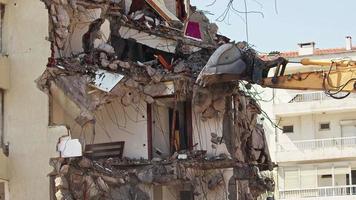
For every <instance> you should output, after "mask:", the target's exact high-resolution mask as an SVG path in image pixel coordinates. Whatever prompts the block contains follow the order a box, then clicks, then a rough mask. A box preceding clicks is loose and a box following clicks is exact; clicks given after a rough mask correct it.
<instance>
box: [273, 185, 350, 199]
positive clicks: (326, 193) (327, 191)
mask: <svg viewBox="0 0 356 200" xmlns="http://www.w3.org/2000/svg"><path fill="white" fill-rule="evenodd" d="M279 195H280V199H290V198H313V197H314V198H315V197H333V196H352V195H356V185H351V186H335V187H319V188H309V189H296V190H284V191H279ZM346 199H347V198H346Z"/></svg>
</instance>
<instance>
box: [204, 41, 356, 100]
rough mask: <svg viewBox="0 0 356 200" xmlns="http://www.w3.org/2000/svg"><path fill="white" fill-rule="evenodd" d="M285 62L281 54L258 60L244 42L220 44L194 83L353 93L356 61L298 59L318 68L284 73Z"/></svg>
mask: <svg viewBox="0 0 356 200" xmlns="http://www.w3.org/2000/svg"><path fill="white" fill-rule="evenodd" d="M287 63H288V61H287V60H286V59H285V58H283V57H279V58H276V59H274V60H267V61H265V60H262V59H261V58H260V57H259V56H258V55H257V54H256V53H255V51H254V50H253V49H252V48H249V47H248V46H246V45H245V46H243V47H240V46H239V44H237V45H235V44H232V43H229V44H224V45H222V46H220V47H219V48H218V49H217V50H216V51H215V52H214V53H213V55H212V56H211V57H210V59H209V61H208V63H207V64H206V65H205V67H204V68H203V70H202V71H201V72H200V74H199V76H198V78H197V84H198V85H200V86H202V87H207V86H209V85H212V84H216V83H221V82H233V81H240V80H244V81H247V82H249V83H255V84H259V85H261V86H262V87H269V88H280V89H293V90H323V91H325V93H327V94H329V95H330V96H334V95H335V94H337V93H338V92H356V61H352V60H310V59H302V60H301V61H300V62H298V63H300V64H302V65H304V66H320V70H318V71H311V72H303V73H300V72H297V73H295V74H288V75H285V69H286V66H287ZM272 68H275V71H274V75H273V77H268V72H269V70H270V69H272Z"/></svg>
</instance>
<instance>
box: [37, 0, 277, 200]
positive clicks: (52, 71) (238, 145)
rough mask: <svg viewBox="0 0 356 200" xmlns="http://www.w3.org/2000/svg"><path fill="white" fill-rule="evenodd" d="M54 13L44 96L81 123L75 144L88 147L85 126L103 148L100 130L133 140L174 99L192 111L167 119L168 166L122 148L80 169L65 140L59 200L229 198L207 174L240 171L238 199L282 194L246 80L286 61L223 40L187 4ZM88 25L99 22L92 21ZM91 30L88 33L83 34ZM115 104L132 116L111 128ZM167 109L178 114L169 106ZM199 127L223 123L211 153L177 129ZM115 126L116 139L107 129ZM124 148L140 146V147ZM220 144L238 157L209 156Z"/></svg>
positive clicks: (63, 4) (218, 177) (100, 153)
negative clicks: (158, 189) (164, 191)
mask: <svg viewBox="0 0 356 200" xmlns="http://www.w3.org/2000/svg"><path fill="white" fill-rule="evenodd" d="M45 3H46V5H47V7H48V9H49V15H50V16H49V17H50V26H49V27H50V36H51V37H50V40H51V42H52V47H53V48H52V55H51V57H50V58H49V63H48V67H47V68H46V71H45V72H44V73H43V75H42V76H41V77H40V78H39V79H38V81H37V84H38V87H39V88H40V89H41V90H42V91H45V92H47V93H48V94H49V95H51V96H52V97H53V99H54V100H55V101H56V103H58V104H60V107H61V108H63V113H64V115H66V116H64V117H63V118H66V119H67V118H68V119H74V120H73V124H74V125H72V124H70V125H68V126H71V127H70V128H71V130H73V131H75V133H74V134H73V135H81V134H79V133H78V130H77V128H75V125H79V126H81V128H82V130H84V132H86V133H87V132H89V131H88V129H90V130H91V131H92V133H90V134H92V135H93V141H94V139H95V137H94V136H95V134H103V133H102V131H98V130H97V129H100V130H105V131H104V132H107V136H108V137H109V138H110V140H112V139H114V137H113V138H111V135H114V134H121V132H120V133H118V132H117V131H115V130H117V129H118V130H120V131H121V130H126V129H127V128H128V127H131V126H135V125H136V124H135V122H138V121H140V120H139V119H138V118H140V117H139V116H141V112H143V113H145V112H146V110H145V109H146V105H143V106H142V103H144V104H145V103H147V104H155V103H157V104H158V103H159V101H158V100H157V99H158V98H163V97H168V98H172V97H174V98H175V101H176V102H178V103H179V104H181V102H182V101H185V102H186V103H185V104H186V105H187V107H186V108H184V109H183V110H184V112H183V113H180V112H179V113H178V115H179V116H177V115H172V116H173V117H172V118H174V120H173V119H169V117H168V119H166V120H167V121H169V122H168V124H169V126H171V127H169V128H167V129H170V130H169V131H168V132H171V133H172V134H170V135H171V138H168V141H169V143H170V144H171V143H172V145H171V146H170V147H168V148H171V152H170V153H171V154H170V155H169V156H168V157H167V158H165V157H163V156H162V153H161V152H165V151H163V150H164V149H163V148H162V149H163V150H160V149H159V148H155V147H149V148H151V149H149V148H147V147H145V148H147V149H148V150H149V151H151V150H152V149H154V152H153V151H151V152H150V153H155V156H159V157H158V158H157V157H156V158H154V159H152V160H146V159H130V158H125V157H124V156H123V154H124V145H123V143H122V142H121V143H120V142H113V141H116V139H117V138H118V137H116V136H115V140H112V141H111V142H110V143H95V142H97V141H95V142H94V143H93V144H86V145H85V151H84V155H85V157H82V152H81V151H82V148H81V143H80V142H79V140H78V139H71V137H70V136H66V137H63V138H61V139H60V141H59V144H58V150H60V151H61V156H62V157H63V158H60V159H59V160H51V164H52V165H53V166H54V171H53V172H52V173H51V176H52V175H54V176H56V179H55V184H54V185H55V186H56V188H55V189H56V193H55V195H56V198H57V199H67V200H68V199H118V200H119V199H120V200H121V199H122V200H123V199H137V200H146V199H149V194H148V192H146V190H144V189H143V186H151V185H162V186H163V185H164V186H172V187H175V188H177V185H179V186H184V185H189V186H192V185H194V186H195V188H194V189H192V188H183V189H184V191H190V193H189V194H193V192H191V191H194V194H203V192H202V191H199V188H198V187H201V188H203V187H206V186H207V187H208V189H209V190H213V191H214V192H215V190H218V189H220V188H222V187H218V186H219V185H220V184H222V183H223V182H224V176H223V175H222V174H221V173H214V175H213V176H210V177H207V175H206V173H205V172H204V173H202V172H203V171H206V170H216V169H226V168H233V176H232V177H230V180H229V187H228V192H229V195H228V196H229V199H230V200H231V199H237V197H239V199H240V198H242V199H251V198H252V199H256V198H257V196H259V195H260V194H262V193H263V192H265V191H273V190H274V184H273V180H272V178H270V177H268V176H265V175H264V171H266V170H273V167H274V164H273V163H272V162H271V159H270V155H269V153H268V147H267V142H266V138H265V133H264V130H263V127H262V125H260V124H258V123H257V117H258V114H260V113H261V109H260V107H259V105H258V104H257V103H256V102H255V101H254V100H253V98H252V97H250V96H248V95H246V94H245V93H244V92H243V91H241V90H240V89H239V81H238V80H247V81H251V82H255V83H258V82H259V81H260V80H261V78H262V77H264V76H265V74H266V72H268V70H269V69H270V68H271V67H273V66H275V65H276V64H279V63H281V62H283V59H279V60H278V59H277V60H274V61H263V60H261V59H259V58H258V56H257V53H256V52H255V51H254V50H253V49H252V48H250V47H249V46H248V45H247V44H246V43H243V42H242V43H237V44H234V43H228V42H229V38H227V37H225V36H221V35H218V34H217V32H218V27H217V25H216V24H212V23H210V22H209V20H208V18H207V17H206V16H205V15H204V13H203V12H202V11H198V10H196V8H194V7H192V6H190V5H184V3H183V1H172V2H170V0H165V1H161V0H133V1H120V0H110V1H106V0H91V1H89V0H69V1H68V0H46V1H45ZM170 10H172V12H171V11H170ZM173 11H174V12H173ZM88 13H90V14H93V15H90V17H88ZM183 21H184V23H185V24H184V26H183V23H182V22H183ZM78 22H88V23H83V27H84V28H85V29H83V27H80V28H78V27H77V26H76V23H78ZM85 26H86V27H85ZM79 29H80V30H79ZM82 30H87V32H85V31H84V32H85V33H84V34H83V31H82ZM78 34H79V35H78ZM80 34H82V35H81V36H82V44H81V45H80V44H79V45H78V44H77V43H78V42H77V41H74V40H77V36H79V37H80ZM73 36H74V37H73ZM82 51H83V52H82ZM237 79H238V80H237ZM68 100H70V101H68ZM116 100H117V101H116ZM112 102H118V103H119V104H121V105H122V106H123V108H124V109H123V112H122V111H119V112H118V111H115V109H116V108H115V107H113V108H110V109H107V108H108V107H105V108H106V110H107V112H108V113H109V112H114V113H110V114H108V115H109V116H108V117H106V118H104V117H102V116H99V115H98V113H99V112H101V109H100V108H103V107H104V106H105V105H108V104H109V103H112ZM160 102H161V100H160ZM162 102H163V100H162ZM190 102H191V105H192V107H190V106H189V105H190ZM111 105H112V104H111ZM165 106H166V107H167V108H169V109H172V107H174V108H176V106H172V105H171V103H166V102H165ZM126 107H131V108H134V110H135V111H136V112H137V116H136V118H137V119H132V117H130V116H127V113H126V110H125V109H126ZM142 107H144V109H142ZM147 108H149V106H147ZM142 110H143V111H142ZM175 110H177V109H174V110H173V113H176V112H175ZM151 112H152V110H151ZM61 114H62V113H61ZM116 114H118V115H116ZM67 115H68V116H67ZM145 116H146V114H143V118H145ZM147 116H148V115H147ZM188 116H190V117H188ZM192 116H194V121H195V122H196V123H197V124H199V121H198V120H205V122H204V123H210V121H209V120H210V119H213V120H214V121H216V122H220V123H222V124H220V125H222V135H221V133H219V132H217V133H211V139H210V142H211V143H209V139H208V141H206V142H208V143H204V145H202V144H200V145H193V144H195V143H198V142H197V141H195V140H196V138H195V137H194V138H193V141H190V139H189V140H188V139H187V138H181V135H183V134H182V133H185V132H193V131H195V130H191V129H193V127H189V124H184V128H180V127H179V129H178V128H177V129H176V128H172V127H177V126H178V125H179V126H180V123H183V121H184V120H182V118H184V117H186V118H187V119H188V120H190V121H193V119H192ZM120 117H124V118H125V124H124V125H122V124H120V123H119V122H118V118H120ZM149 117H152V116H148V117H147V118H149ZM108 118H110V119H108ZM221 119H222V122H221ZM127 120H130V124H129V125H127V124H126V122H127ZM143 120H144V121H145V120H146V119H143ZM147 120H148V119H147ZM155 120H157V119H154V120H153V121H155ZM98 121H100V123H98ZM102 121H104V123H103V122H102ZM110 121H111V122H113V124H115V129H114V128H112V127H103V126H108V125H107V123H109V122H110ZM172 121H174V123H171V122H172ZM148 122H149V121H147V124H148ZM65 123H68V122H67V121H65ZM152 123H155V122H152ZM99 126H100V127H99ZM89 127H90V128H89ZM116 128H117V129H116ZM137 128H140V127H137ZM142 128H143V129H146V128H149V125H147V127H142ZM181 129H182V130H181ZM194 129H195V128H194ZM197 129H200V128H199V127H197ZM135 130H136V129H135ZM137 130H141V129H137ZM147 130H148V129H147ZM145 131H146V130H145ZM99 132H100V133H99ZM147 132H148V131H147ZM144 133H146V132H144ZM135 134H136V133H135ZM199 134H204V133H199ZM205 134H209V133H205ZM193 135H195V133H193ZM100 138H101V137H100ZM125 138H126V139H127V140H129V139H133V138H131V137H130V135H127V137H126V136H125ZM199 138H200V135H199ZM101 139H102V138H101ZM85 141H86V142H87V140H86V138H85ZM223 143H224V144H223ZM147 144H148V142H147V143H145V144H144V146H146V145H147ZM198 144H199V143H198ZM221 144H223V145H225V146H226V148H227V150H228V153H229V155H226V154H220V155H218V156H216V155H212V154H211V152H210V151H207V150H205V149H201V148H203V147H210V146H213V148H216V149H215V150H218V149H220V146H219V145H221ZM83 145H84V144H83ZM147 146H149V145H147ZM181 146H182V147H181ZM160 148H161V147H160ZM191 149H194V150H191ZM190 150H191V151H190ZM174 151H177V152H174ZM130 153H131V152H130ZM172 153H173V154H172ZM75 156H79V157H78V158H73V157H75ZM142 156H146V155H142ZM67 157H70V159H69V158H67ZM207 179H208V181H207ZM204 184H205V185H204ZM237 186H238V190H236V188H237Z"/></svg>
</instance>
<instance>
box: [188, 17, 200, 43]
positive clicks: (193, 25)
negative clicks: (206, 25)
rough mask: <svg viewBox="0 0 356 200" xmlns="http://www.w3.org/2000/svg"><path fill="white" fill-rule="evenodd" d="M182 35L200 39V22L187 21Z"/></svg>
mask: <svg viewBox="0 0 356 200" xmlns="http://www.w3.org/2000/svg"><path fill="white" fill-rule="evenodd" d="M184 35H185V36H186V37H188V38H191V39H195V40H199V41H202V36H201V32H200V24H199V23H198V22H192V21H188V22H187V25H186V28H185V32H184Z"/></svg>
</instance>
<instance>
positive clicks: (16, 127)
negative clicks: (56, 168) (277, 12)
mask: <svg viewBox="0 0 356 200" xmlns="http://www.w3.org/2000/svg"><path fill="white" fill-rule="evenodd" d="M5 9H6V12H5V19H4V20H5V21H4V53H6V54H8V55H9V56H8V59H9V65H10V66H9V67H10V85H11V88H10V89H9V90H7V91H6V93H5V142H7V141H8V142H9V143H10V156H9V159H8V166H7V167H8V178H9V180H10V181H9V189H10V199H11V200H22V199H38V200H48V199H49V187H48V183H49V180H48V177H47V174H48V173H49V172H50V171H51V167H50V166H49V165H48V163H49V158H50V157H53V156H55V155H56V154H55V148H56V145H55V144H56V142H57V138H58V136H59V135H60V134H63V133H62V132H59V133H58V132H56V131H54V132H52V131H51V129H49V128H48V97H47V96H46V95H45V94H44V93H42V92H41V91H39V90H38V89H37V87H36V84H35V82H34V81H35V79H37V78H38V77H39V75H40V74H41V73H42V72H43V71H44V69H45V66H46V63H47V57H49V55H50V49H49V46H50V44H49V42H47V41H46V40H45V38H46V37H47V36H48V14H47V10H46V9H45V6H44V4H43V3H42V2H41V1H37V0H17V1H14V0H9V1H7V4H6V8H5ZM39 188H40V189H39Z"/></svg>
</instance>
